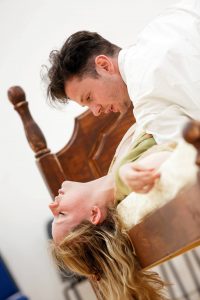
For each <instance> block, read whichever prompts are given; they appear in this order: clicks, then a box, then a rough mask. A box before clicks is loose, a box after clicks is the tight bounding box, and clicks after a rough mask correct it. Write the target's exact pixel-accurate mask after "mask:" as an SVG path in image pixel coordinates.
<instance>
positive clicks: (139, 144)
mask: <svg viewBox="0 0 200 300" xmlns="http://www.w3.org/2000/svg"><path fill="white" fill-rule="evenodd" d="M154 145H156V141H155V140H154V138H153V137H147V136H146V134H145V133H143V134H141V135H140V136H139V137H138V139H137V140H136V141H135V143H134V144H133V146H132V147H131V149H130V150H129V151H128V153H127V155H125V156H124V157H123V159H122V160H121V161H120V163H119V164H118V166H117V168H116V170H115V173H114V176H115V185H116V193H115V199H116V202H120V201H121V200H123V199H124V198H125V197H126V196H127V195H129V194H130V193H131V190H130V189H129V187H128V186H126V185H125V184H124V183H123V181H122V180H121V178H120V176H119V168H120V167H121V166H122V165H124V164H127V163H130V162H133V161H135V160H137V159H138V158H139V157H140V156H141V155H142V154H143V153H144V152H145V151H146V150H148V149H149V148H151V147H152V146H154Z"/></svg>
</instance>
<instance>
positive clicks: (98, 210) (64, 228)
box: [49, 178, 109, 243]
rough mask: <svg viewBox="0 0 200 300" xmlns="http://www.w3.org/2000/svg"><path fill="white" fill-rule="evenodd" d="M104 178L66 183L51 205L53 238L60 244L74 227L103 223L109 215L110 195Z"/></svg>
mask: <svg viewBox="0 0 200 300" xmlns="http://www.w3.org/2000/svg"><path fill="white" fill-rule="evenodd" d="M104 182H105V181H104V180H103V178H101V179H97V180H94V181H90V182H86V183H82V182H73V181H65V182H64V183H63V184H62V188H61V189H60V190H59V191H58V192H59V194H58V196H56V197H55V201H54V202H52V203H51V204H50V205H49V208H50V210H51V212H52V214H53V216H54V220H53V223H52V236H53V239H54V241H55V242H56V243H59V242H60V241H61V240H62V239H63V238H64V236H65V235H66V234H67V233H68V232H70V231H71V230H72V229H73V228H74V227H76V226H77V225H78V224H80V223H81V222H83V221H84V220H88V221H90V222H91V223H93V224H98V223H101V222H102V221H103V220H104V219H105V217H106V215H107V207H108V205H107V199H109V197H108V193H106V192H104V190H103V189H102V186H104Z"/></svg>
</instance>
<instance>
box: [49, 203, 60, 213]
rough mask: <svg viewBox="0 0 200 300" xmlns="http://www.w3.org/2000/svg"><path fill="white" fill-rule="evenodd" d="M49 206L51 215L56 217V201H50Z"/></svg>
mask: <svg viewBox="0 0 200 300" xmlns="http://www.w3.org/2000/svg"><path fill="white" fill-rule="evenodd" d="M49 208H50V210H51V212H52V214H53V216H54V217H56V216H57V214H58V209H57V208H58V202H56V201H54V202H52V203H50V204H49Z"/></svg>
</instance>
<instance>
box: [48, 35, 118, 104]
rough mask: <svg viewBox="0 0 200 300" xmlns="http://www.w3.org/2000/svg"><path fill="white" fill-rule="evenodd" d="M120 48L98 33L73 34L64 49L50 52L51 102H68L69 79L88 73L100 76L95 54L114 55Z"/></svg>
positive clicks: (49, 91)
mask: <svg viewBox="0 0 200 300" xmlns="http://www.w3.org/2000/svg"><path fill="white" fill-rule="evenodd" d="M119 50H120V48H119V47H118V46H116V45H114V44H112V43H110V42H109V41H108V40H106V39H104V38H103V37H102V36H100V35H99V34H98V33H96V32H89V31H78V32H76V33H74V34H72V35H71V36H70V37H69V38H68V39H67V40H66V42H65V43H64V45H63V46H62V48H61V50H60V51H58V50H54V51H52V52H51V53H50V56H49V60H50V63H51V67H50V68H49V70H48V74H47V76H48V78H49V81H50V82H49V85H48V89H47V95H48V97H49V98H51V100H52V101H56V100H57V101H59V102H67V99H68V96H67V95H66V94H65V91H64V83H65V81H66V80H68V79H70V78H72V77H73V76H77V77H79V78H80V79H81V78H82V77H83V76H85V75H91V76H92V77H98V74H97V72H96V69H95V59H94V57H95V56H97V55H99V54H104V55H107V56H111V57H112V56H114V55H115V54H116V53H118V52H119Z"/></svg>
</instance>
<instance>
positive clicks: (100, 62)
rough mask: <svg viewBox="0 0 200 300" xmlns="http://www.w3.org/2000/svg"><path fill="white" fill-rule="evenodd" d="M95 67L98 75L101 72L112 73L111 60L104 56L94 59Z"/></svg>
mask: <svg viewBox="0 0 200 300" xmlns="http://www.w3.org/2000/svg"><path fill="white" fill-rule="evenodd" d="M95 66H96V70H97V72H98V73H101V72H102V71H103V72H109V73H113V72H114V65H113V63H112V60H111V59H110V58H109V57H108V56H106V55H102V54H101V55H97V56H96V58H95Z"/></svg>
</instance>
